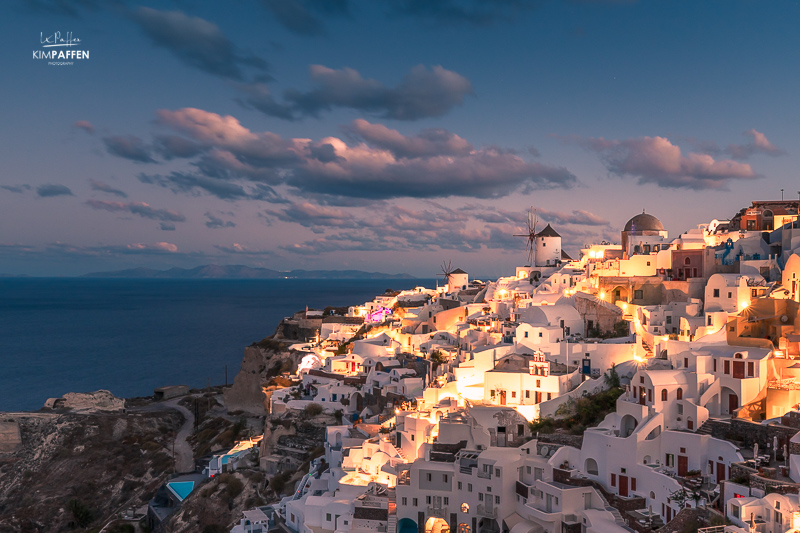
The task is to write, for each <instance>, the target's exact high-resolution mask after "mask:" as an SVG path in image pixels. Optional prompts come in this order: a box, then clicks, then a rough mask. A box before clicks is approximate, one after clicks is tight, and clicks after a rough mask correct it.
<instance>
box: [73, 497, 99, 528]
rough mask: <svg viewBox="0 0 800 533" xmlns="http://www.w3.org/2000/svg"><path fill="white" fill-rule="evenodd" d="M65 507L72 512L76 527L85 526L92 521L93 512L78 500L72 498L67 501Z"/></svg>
mask: <svg viewBox="0 0 800 533" xmlns="http://www.w3.org/2000/svg"><path fill="white" fill-rule="evenodd" d="M67 509H69V512H70V513H72V518H74V519H75V524H76V525H77V526H78V527H87V526H88V525H89V524H91V523H92V522H93V521H94V513H93V512H92V510H91V509H89V508H88V507H87V506H86V505H84V503H83V502H81V501H80V500H76V499H74V498H73V499H72V500H70V501H69V502H68V503H67Z"/></svg>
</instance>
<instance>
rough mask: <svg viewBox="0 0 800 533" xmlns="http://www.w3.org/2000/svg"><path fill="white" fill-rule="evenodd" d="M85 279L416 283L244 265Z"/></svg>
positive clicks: (356, 274) (380, 274)
mask: <svg viewBox="0 0 800 533" xmlns="http://www.w3.org/2000/svg"><path fill="white" fill-rule="evenodd" d="M81 277H83V278H160V279H282V278H292V279H414V276H410V275H408V274H385V273H383V272H364V271H362V270H291V271H288V272H281V271H279V270H271V269H269V268H253V267H248V266H244V265H204V266H199V267H195V268H178V267H175V268H170V269H169V270H155V269H152V268H129V269H126V270H114V271H111V272H92V273H90V274H84V275H83V276H81Z"/></svg>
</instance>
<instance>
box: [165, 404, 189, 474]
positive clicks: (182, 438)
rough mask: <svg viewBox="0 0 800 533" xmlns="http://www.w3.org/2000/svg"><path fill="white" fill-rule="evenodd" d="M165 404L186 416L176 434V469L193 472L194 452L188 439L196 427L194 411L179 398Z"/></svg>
mask: <svg viewBox="0 0 800 533" xmlns="http://www.w3.org/2000/svg"><path fill="white" fill-rule="evenodd" d="M164 405H165V406H169V407H171V408H173V409H177V410H178V411H180V412H181V414H182V415H183V416H184V418H186V422H184V423H183V426H181V429H180V430H179V431H178V434H177V435H176V436H175V469H176V470H177V471H178V472H193V471H194V452H193V451H192V447H191V446H190V445H189V443H188V442H187V441H186V439H187V438H189V435H191V434H192V429H193V428H194V413H192V412H191V411H190V410H188V409H187V408H185V407H184V406H182V405H178V399H177V398H176V399H174V400H168V401H166V402H164Z"/></svg>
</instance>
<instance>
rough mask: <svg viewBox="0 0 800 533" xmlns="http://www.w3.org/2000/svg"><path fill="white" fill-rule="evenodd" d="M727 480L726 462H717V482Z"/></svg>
mask: <svg viewBox="0 0 800 533" xmlns="http://www.w3.org/2000/svg"><path fill="white" fill-rule="evenodd" d="M723 481H725V463H717V483H722V482H723Z"/></svg>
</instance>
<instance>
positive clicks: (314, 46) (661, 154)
mask: <svg viewBox="0 0 800 533" xmlns="http://www.w3.org/2000/svg"><path fill="white" fill-rule="evenodd" d="M4 8H5V9H4V16H3V17H0V31H2V35H3V36H4V42H5V50H6V52H5V53H4V63H3V67H4V68H3V73H2V78H3V83H2V85H0V87H1V88H0V91H2V95H3V98H2V102H3V104H2V107H0V110H2V113H0V131H2V142H0V274H8V275H32V276H72V275H80V274H84V273H87V272H95V271H105V270H116V269H124V268H135V267H150V268H158V269H166V268H171V267H176V266H177V267H194V266H199V265H204V264H212V263H213V264H244V265H249V266H253V267H266V268H272V269H276V270H291V269H296V268H302V269H358V270H367V271H380V272H386V273H392V274H395V273H408V274H411V275H414V276H419V277H424V278H429V277H432V276H435V275H437V274H438V273H439V271H440V265H441V264H442V262H451V263H452V265H453V266H454V267H456V266H458V267H460V268H463V269H464V270H466V271H468V272H470V274H472V275H473V276H475V277H483V278H485V277H497V276H502V275H509V274H513V272H514V267H515V266H518V265H522V264H525V263H526V262H527V253H526V250H525V239H524V238H520V237H515V236H514V235H515V234H518V233H524V232H525V223H526V220H527V216H528V210H529V209H530V208H533V209H535V210H536V214H537V218H538V227H539V228H541V227H543V226H544V225H545V224H548V223H549V224H551V225H552V226H553V227H554V228H555V229H556V231H558V232H559V233H560V234H561V235H562V238H563V248H564V249H565V251H567V253H569V254H570V255H572V256H573V257H577V256H578V255H579V253H580V248H581V247H582V246H583V245H584V244H587V243H592V242H600V241H602V240H606V241H609V242H619V238H620V237H619V235H620V233H619V232H620V230H621V229H622V227H623V226H624V224H625V222H626V221H627V220H628V219H629V218H631V217H632V216H634V215H636V214H637V213H641V212H642V211H643V210H644V211H646V212H648V213H650V214H653V215H655V216H657V217H658V218H659V219H660V220H661V221H662V222H663V224H664V226H665V228H666V229H667V230H668V231H669V233H670V235H671V236H677V235H678V234H680V233H682V232H684V231H686V230H688V229H690V228H694V227H697V225H698V224H704V223H708V222H710V221H711V220H712V219H715V218H716V219H727V218H730V217H732V216H733V215H734V214H735V213H736V212H737V211H738V210H739V209H741V208H742V207H744V206H747V205H749V204H750V202H751V201H754V200H773V199H780V197H781V189H785V191H784V193H783V194H784V195H785V197H786V198H792V199H794V198H797V197H798V190H800V180H798V178H797V176H796V173H795V172H794V168H795V167H796V166H797V157H798V155H797V154H798V153H800V138H798V135H797V131H796V130H797V126H796V125H797V124H798V123H800V121H798V118H800V117H798V111H799V110H800V106H798V105H797V104H796V95H797V94H798V92H799V91H798V89H800V87H798V82H800V69H798V68H797V64H798V55H800V33H798V32H797V31H796V30H795V27H794V26H795V21H796V20H797V19H798V15H800V6H798V3H797V2H788V1H780V2H767V3H765V2H752V1H737V0H724V1H723V0H720V1H706V2H696V1H679V0H670V1H657V0H654V1H634V0H630V1H625V0H616V1H615V0H607V1H603V0H560V1H559V0H496V1H492V2H489V1H480V0H439V1H437V2H432V1H428V0H383V1H375V0H260V1H257V0H252V1H247V0H235V1H231V2H188V1H185V0H175V1H171V2H144V3H140V2H133V1H101V0H28V1H19V2H17V3H9V4H7V5H5V6H4ZM59 39H60V40H59ZM49 44H61V45H69V46H48V45H49ZM53 50H56V51H84V52H85V54H84V55H88V57H79V58H74V57H75V56H76V55H78V56H80V55H81V54H73V59H72V60H70V59H69V58H68V57H65V58H61V59H59V58H56V60H51V59H49V58H47V57H43V56H42V53H46V52H48V51H53ZM52 63H55V64H52ZM61 63H72V64H61Z"/></svg>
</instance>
